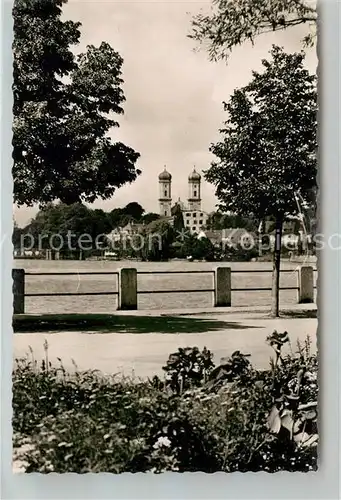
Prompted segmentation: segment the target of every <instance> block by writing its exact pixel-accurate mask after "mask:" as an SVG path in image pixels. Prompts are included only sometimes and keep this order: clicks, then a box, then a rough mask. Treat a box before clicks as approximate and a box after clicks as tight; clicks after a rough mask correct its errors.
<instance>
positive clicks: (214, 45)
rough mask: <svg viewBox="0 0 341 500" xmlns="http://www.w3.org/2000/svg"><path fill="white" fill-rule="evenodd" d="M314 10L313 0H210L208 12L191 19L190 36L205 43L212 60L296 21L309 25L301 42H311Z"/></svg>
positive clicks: (314, 24)
mask: <svg viewBox="0 0 341 500" xmlns="http://www.w3.org/2000/svg"><path fill="white" fill-rule="evenodd" d="M316 20H317V13H316V2H315V1H314V0H313V1H311V0H271V2H269V0H213V7H212V13H211V14H210V15H203V14H198V15H197V16H195V17H194V18H193V20H192V32H191V34H190V35H189V37H190V38H192V39H194V40H196V41H197V42H199V43H201V44H202V43H207V45H208V52H209V57H210V59H211V60H217V59H226V58H228V56H229V54H230V53H231V51H232V49H233V48H234V47H235V46H236V45H241V44H242V43H244V42H246V41H250V42H251V43H252V44H253V43H254V41H255V39H256V38H257V37H258V36H259V35H261V34H263V33H268V32H271V31H279V30H284V29H286V28H290V27H293V26H297V25H299V24H305V25H308V26H309V28H312V30H310V32H308V30H307V35H306V36H305V37H304V39H303V42H304V44H305V45H312V43H313V41H314V38H315V27H316Z"/></svg>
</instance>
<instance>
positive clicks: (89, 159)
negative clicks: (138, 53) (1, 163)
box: [13, 0, 140, 205]
mask: <svg viewBox="0 0 341 500" xmlns="http://www.w3.org/2000/svg"><path fill="white" fill-rule="evenodd" d="M65 1H66V0H30V1H26V0H15V2H14V7H13V19H14V42H13V55H14V62H13V77H14V83H13V95H14V106H13V115H14V121H13V159H14V166H13V179H14V200H15V202H16V203H17V204H19V205H22V204H28V205H31V204H33V203H40V204H45V203H48V202H51V201H54V200H56V199H59V200H61V201H62V202H64V203H66V204H72V203H79V202H81V201H86V202H93V201H94V200H95V199H96V198H98V197H100V198H103V199H107V198H109V197H111V196H112V195H113V193H114V192H115V190H116V188H118V187H120V186H122V185H124V184H125V183H126V182H132V181H134V180H135V179H136V177H137V175H138V174H139V173H140V171H139V170H138V169H136V168H135V163H136V161H137V159H138V157H139V154H138V153H136V152H135V151H134V150H133V149H132V148H130V147H128V146H125V145H124V144H122V143H120V142H116V143H115V142H113V141H112V140H111V139H110V138H109V135H108V134H109V133H112V130H113V129H114V128H115V127H118V122H117V120H115V115H117V114H120V115H121V114H122V113H123V108H122V104H123V102H124V100H125V97H124V94H123V91H122V88H121V85H122V83H123V80H122V78H121V70H122V64H123V59H122V58H121V56H120V55H119V54H118V53H117V52H116V51H115V50H114V49H113V48H112V47H110V45H108V44H107V43H105V42H102V43H101V45H100V46H99V47H94V46H89V47H87V51H86V52H85V53H81V54H79V55H78V56H75V55H74V54H73V52H72V48H73V47H74V46H75V45H77V44H78V43H79V39H80V31H79V28H80V26H81V25H80V23H75V22H73V21H62V19H61V14H62V5H63V4H64V3H65Z"/></svg>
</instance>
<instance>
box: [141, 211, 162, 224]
mask: <svg viewBox="0 0 341 500" xmlns="http://www.w3.org/2000/svg"><path fill="white" fill-rule="evenodd" d="M158 219H160V215H159V214H155V213H154V212H148V213H146V214H144V215H143V216H142V218H141V222H142V223H143V224H150V223H151V222H154V221H155V220H158Z"/></svg>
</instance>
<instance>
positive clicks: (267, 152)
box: [205, 47, 317, 315]
mask: <svg viewBox="0 0 341 500" xmlns="http://www.w3.org/2000/svg"><path fill="white" fill-rule="evenodd" d="M262 63H263V67H264V71H263V72H262V73H258V72H253V79H252V81H251V83H250V84H249V85H247V86H246V87H243V88H241V89H238V90H236V91H235V92H234V93H233V95H232V96H231V98H230V101H229V102H228V103H225V104H224V108H225V110H226V111H227V112H228V119H227V121H226V122H225V124H224V128H223V129H222V130H221V135H222V139H221V141H220V142H218V143H217V144H214V145H212V147H211V151H212V153H213V154H214V155H215V156H216V158H217V160H216V161H214V162H213V163H212V165H211V167H210V169H209V170H208V171H207V172H206V173H205V178H206V180H208V181H209V182H211V183H213V184H214V185H215V187H216V196H217V197H218V199H219V201H220V204H221V209H222V210H227V211H228V210H236V211H237V212H238V213H239V214H241V215H244V216H246V217H250V216H251V217H255V218H258V219H259V220H263V219H265V218H266V217H269V216H272V217H274V219H275V221H276V223H275V224H276V251H275V260H274V267H275V275H276V280H275V281H274V282H275V285H274V289H276V304H275V306H274V309H273V312H274V313H275V314H276V315H278V286H279V285H278V283H279V267H280V241H281V234H282V227H283V222H284V220H285V218H286V217H287V216H288V215H289V214H290V215H297V214H299V213H300V207H299V204H298V203H297V199H298V198H300V200H302V202H303V203H308V204H309V200H311V197H312V193H313V192H314V191H315V189H316V174H317V158H316V157H317V155H316V152H317V94H316V77H315V75H310V74H309V72H308V71H307V70H306V69H305V68H304V54H303V53H296V54H286V53H285V52H284V51H283V49H281V48H279V47H273V49H272V51H271V60H270V61H267V60H263V61H262Z"/></svg>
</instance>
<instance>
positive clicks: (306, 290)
mask: <svg viewBox="0 0 341 500" xmlns="http://www.w3.org/2000/svg"><path fill="white" fill-rule="evenodd" d="M311 302H314V269H313V267H312V266H301V267H300V269H299V270H298V303H299V304H304V303H311Z"/></svg>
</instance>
